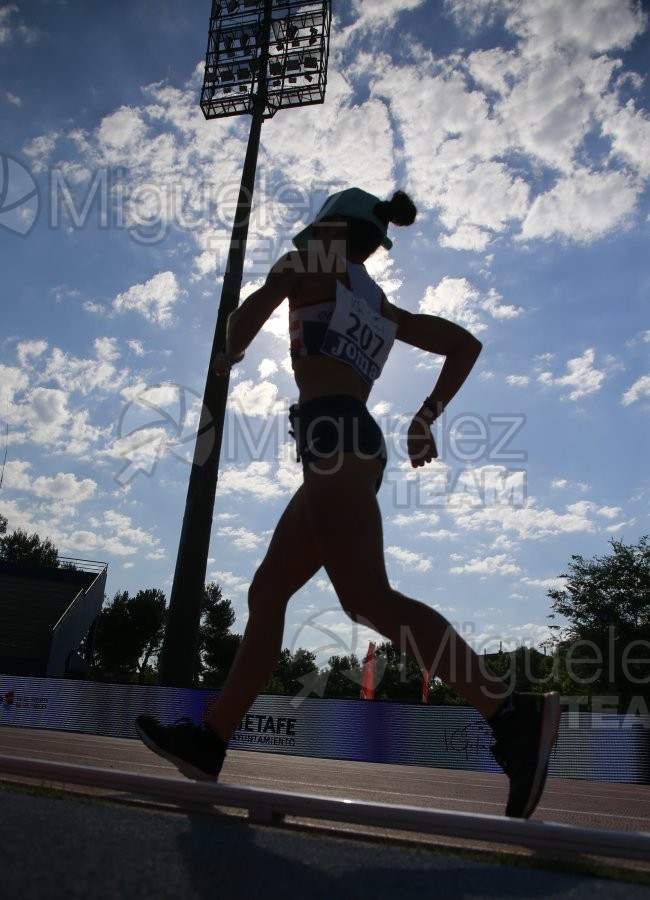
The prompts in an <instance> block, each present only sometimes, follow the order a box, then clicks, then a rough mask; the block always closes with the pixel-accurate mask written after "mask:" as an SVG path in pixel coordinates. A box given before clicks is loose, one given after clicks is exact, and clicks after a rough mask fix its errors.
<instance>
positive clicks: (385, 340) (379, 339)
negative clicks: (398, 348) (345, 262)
mask: <svg viewBox="0 0 650 900" xmlns="http://www.w3.org/2000/svg"><path fill="white" fill-rule="evenodd" d="M396 333H397V325H396V324H395V322H391V321H390V320H389V319H386V318H385V317H384V316H382V315H380V313H378V312H375V310H373V309H372V308H371V307H370V306H369V305H368V303H366V301H365V300H362V299H360V298H359V297H355V295H354V294H353V293H352V291H349V290H348V289H347V288H346V287H344V286H343V285H342V284H339V285H338V286H337V291H336V305H335V307H334V312H333V313H332V318H331V320H330V323H329V327H328V329H327V331H326V333H325V337H324V339H323V343H322V346H321V349H320V352H321V353H324V354H326V355H327V356H331V357H332V359H338V360H340V361H341V362H344V363H346V364H347V365H349V366H352V368H353V369H354V371H355V372H356V373H357V375H359V376H361V378H363V380H364V381H366V382H367V383H368V384H372V383H373V382H374V381H375V379H377V378H378V377H379V375H380V374H381V370H382V369H383V367H384V363H385V362H386V360H387V358H388V354H389V353H390V350H391V347H392V346H393V342H394V340H395V335H396Z"/></svg>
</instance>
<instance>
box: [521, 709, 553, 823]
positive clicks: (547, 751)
mask: <svg viewBox="0 0 650 900" xmlns="http://www.w3.org/2000/svg"><path fill="white" fill-rule="evenodd" d="M560 715H561V709H560V695H559V694H558V693H556V692H553V693H550V694H546V695H545V696H544V706H543V708H542V726H541V728H540V733H539V744H538V748H537V749H538V757H537V768H536V769H535V777H534V779H533V783H532V786H531V789H530V794H529V796H528V803H527V804H526V806H525V808H524V811H523V813H522V814H521V818H522V819H527V818H529V816H531V815H532V814H533V813H534V811H535V808H536V806H537V804H538V803H539V799H540V797H541V796H542V792H543V790H544V785H545V784H546V774H547V772H548V764H549V760H550V757H551V751H552V750H553V747H554V745H555V742H556V740H557V735H558V731H559V728H560Z"/></svg>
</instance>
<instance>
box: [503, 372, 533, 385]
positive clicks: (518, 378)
mask: <svg viewBox="0 0 650 900" xmlns="http://www.w3.org/2000/svg"><path fill="white" fill-rule="evenodd" d="M506 383H507V384H512V385H514V386H515V387H527V386H528V385H529V384H530V378H529V376H528V375H506Z"/></svg>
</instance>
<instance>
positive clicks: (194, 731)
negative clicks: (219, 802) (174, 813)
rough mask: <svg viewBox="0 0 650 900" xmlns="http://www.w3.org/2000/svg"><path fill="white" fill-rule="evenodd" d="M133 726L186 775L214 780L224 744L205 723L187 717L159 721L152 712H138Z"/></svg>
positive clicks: (195, 778)
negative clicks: (139, 714)
mask: <svg viewBox="0 0 650 900" xmlns="http://www.w3.org/2000/svg"><path fill="white" fill-rule="evenodd" d="M135 730H136V731H137V732H138V736H139V737H140V739H141V740H142V741H143V742H144V743H145V744H146V745H147V747H148V748H149V749H150V750H153V752H154V753H157V754H158V756H162V757H164V759H168V760H169V761H170V762H172V763H174V765H175V766H176V768H177V769H178V770H179V772H182V773H183V775H185V776H187V778H193V779H194V780H195V781H216V780H217V778H218V776H219V772H220V771H221V766H222V765H223V761H224V758H225V755H226V748H227V744H226V743H225V741H222V740H221V738H219V737H218V736H217V735H216V734H215V733H214V732H213V731H211V730H210V729H209V728H208V726H207V725H205V724H202V725H195V724H194V722H193V721H192V720H191V719H188V718H187V717H184V718H182V719H178V720H177V721H176V722H174V724H173V725H162V724H161V723H160V722H159V721H158V719H155V718H154V717H153V716H138V718H137V719H136V721H135Z"/></svg>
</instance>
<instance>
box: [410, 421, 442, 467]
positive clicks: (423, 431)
mask: <svg viewBox="0 0 650 900" xmlns="http://www.w3.org/2000/svg"><path fill="white" fill-rule="evenodd" d="M406 446H407V449H408V454H409V459H410V460H411V465H412V466H413V468H414V469H417V468H418V467H419V466H424V465H426V463H430V462H431V460H433V459H437V458H438V448H437V447H436V442H435V440H434V438H433V435H432V434H431V428H430V426H429V423H428V422H427V421H425V419H423V418H422V416H420V415H416V416H414V417H413V421H412V422H411V424H410V425H409V430H408V435H407V439H406Z"/></svg>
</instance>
